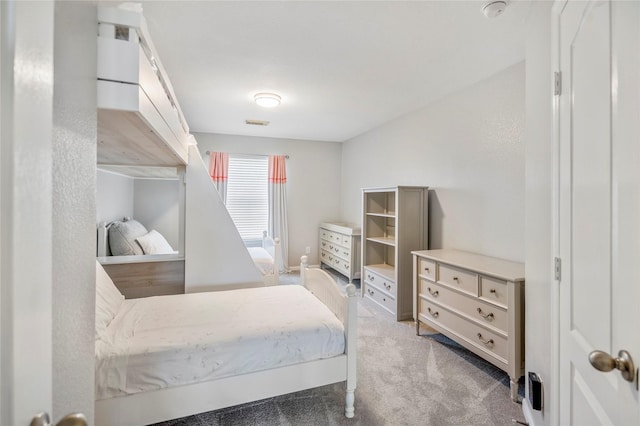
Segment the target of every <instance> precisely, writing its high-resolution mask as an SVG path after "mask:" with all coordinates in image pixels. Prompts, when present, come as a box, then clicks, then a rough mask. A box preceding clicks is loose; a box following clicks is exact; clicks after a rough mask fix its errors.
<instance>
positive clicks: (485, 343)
mask: <svg viewBox="0 0 640 426" xmlns="http://www.w3.org/2000/svg"><path fill="white" fill-rule="evenodd" d="M478 340H480V341H481V342H482V343H483V344H484V345H485V346H488V347H493V339H489V340H484V339H483V338H482V334H480V333H478Z"/></svg>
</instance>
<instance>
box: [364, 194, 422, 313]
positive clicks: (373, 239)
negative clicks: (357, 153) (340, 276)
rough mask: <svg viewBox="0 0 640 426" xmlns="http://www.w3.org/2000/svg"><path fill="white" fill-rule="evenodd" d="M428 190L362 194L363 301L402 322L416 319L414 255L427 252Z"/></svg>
mask: <svg viewBox="0 0 640 426" xmlns="http://www.w3.org/2000/svg"><path fill="white" fill-rule="evenodd" d="M428 189H429V188H428V187H426V186H396V187H390V188H365V189H363V190H362V215H363V217H362V273H361V279H362V284H361V289H362V296H363V297H366V298H368V299H369V300H372V301H374V302H375V303H377V304H378V305H380V306H381V307H382V308H383V309H384V310H385V311H387V312H389V313H390V314H391V315H394V316H395V317H396V319H397V320H398V321H401V320H407V319H412V318H413V269H412V268H413V260H412V256H411V252H412V251H414V250H424V249H427V248H428V247H427V246H428V241H429V230H428V223H429V218H428V211H429V208H428V207H429V204H428V202H429V201H428Z"/></svg>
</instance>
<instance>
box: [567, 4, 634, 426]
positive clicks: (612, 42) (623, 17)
mask: <svg viewBox="0 0 640 426" xmlns="http://www.w3.org/2000/svg"><path fill="white" fill-rule="evenodd" d="M559 24H560V25H559V37H558V41H559V49H560V50H559V53H560V58H559V59H560V71H561V73H562V87H561V95H560V98H559V122H558V123H559V144H560V145H559V164H558V166H559V183H560V185H559V199H558V203H559V204H558V205H559V224H558V230H559V251H560V258H561V262H562V271H561V280H560V282H559V286H560V359H559V361H560V365H559V370H560V405H559V411H560V423H561V424H563V425H569V424H573V425H591V424H615V425H632V424H640V408H639V406H640V405H639V402H638V399H639V395H638V379H637V364H638V363H639V362H640V330H639V328H640V304H639V302H640V102H639V100H640V61H639V60H640V2H637V1H614V2H609V1H591V2H586V1H569V2H567V3H566V5H565V6H564V10H563V11H562V12H561V14H560V21H559ZM595 350H599V351H603V352H604V353H603V354H600V357H599V358H600V360H606V359H612V358H616V357H618V353H619V351H620V350H626V351H628V353H629V354H630V356H631V357H632V359H633V361H635V362H636V366H635V367H634V368H633V371H630V372H629V376H630V378H631V381H627V380H625V379H624V378H623V377H622V374H621V372H620V371H619V370H617V369H615V368H614V369H613V370H612V371H609V372H602V371H598V370H596V369H595V368H594V367H593V366H592V364H591V363H590V361H589V354H590V353H592V352H593V351H595ZM606 354H610V355H611V357H612V358H607V355H606ZM611 366H613V365H611Z"/></svg>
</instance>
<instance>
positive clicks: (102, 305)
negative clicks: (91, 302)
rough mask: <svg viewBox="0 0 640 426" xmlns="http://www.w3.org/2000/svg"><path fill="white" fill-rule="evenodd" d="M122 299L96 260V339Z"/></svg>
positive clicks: (115, 312) (114, 314)
mask: <svg viewBox="0 0 640 426" xmlns="http://www.w3.org/2000/svg"><path fill="white" fill-rule="evenodd" d="M123 301H124V296H123V295H122V293H120V290H118V288H117V287H116V286H115V284H114V283H113V281H111V278H110V277H109V275H108V274H107V271H105V270H104V268H103V267H102V265H100V263H99V262H98V261H97V260H96V339H98V338H100V337H101V336H102V335H103V334H104V332H105V331H106V330H107V327H108V326H109V324H111V321H113V319H114V318H115V316H116V315H117V313H118V311H119V310H120V305H122V302H123Z"/></svg>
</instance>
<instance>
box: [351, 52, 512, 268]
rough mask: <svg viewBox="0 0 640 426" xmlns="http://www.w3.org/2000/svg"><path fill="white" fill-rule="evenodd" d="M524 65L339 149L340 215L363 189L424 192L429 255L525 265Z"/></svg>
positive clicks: (356, 210)
mask: <svg viewBox="0 0 640 426" xmlns="http://www.w3.org/2000/svg"><path fill="white" fill-rule="evenodd" d="M524 72H525V65H524V63H519V64H516V65H514V66H512V67H510V68H508V69H506V70H505V71H503V72H501V73H498V74H496V75H495V76H493V77H491V78H489V79H487V80H485V81H482V82H479V83H477V84H474V85H472V86H470V87H468V88H466V89H464V90H462V91H460V92H458V93H456V94H453V95H450V96H448V97H446V98H444V99H442V100H440V101H437V102H435V103H433V104H431V105H429V106H427V107H425V108H423V109H421V110H418V111H416V112H413V113H411V114H408V115H406V116H403V117H400V118H398V119H395V120H393V121H391V122H389V123H387V124H385V125H383V126H381V127H379V128H376V129H374V130H371V131H370V132H368V133H365V134H363V135H361V136H358V137H356V138H353V139H351V140H349V141H347V142H345V143H344V144H343V149H342V198H341V200H342V212H343V214H342V216H343V217H344V219H346V220H348V221H351V222H357V223H360V222H361V188H365V187H376V186H395V185H426V186H429V187H430V188H431V189H432V191H430V195H429V204H430V205H429V242H430V248H458V249H462V250H468V251H473V252H478V253H481V254H485V255H490V256H497V257H502V258H505V259H510V260H515V261H521V262H522V261H524V258H525V243H524V220H525V219H524V217H525V203H524V202H525V190H524V182H525V180H524V153H525V147H524V141H523V132H524V121H525V120H524V104H525V101H524V99H525V96H524V93H525V85H524V79H525V73H524Z"/></svg>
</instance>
